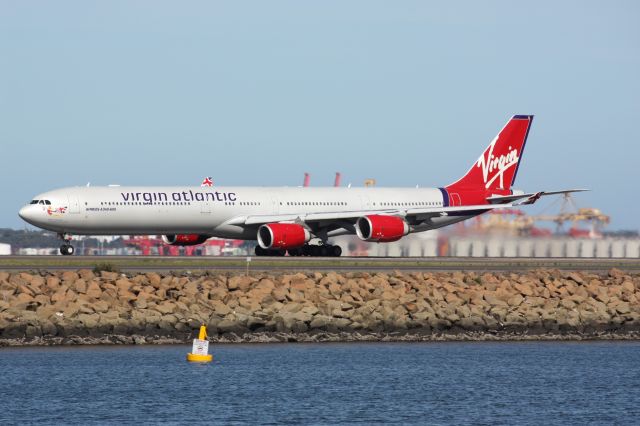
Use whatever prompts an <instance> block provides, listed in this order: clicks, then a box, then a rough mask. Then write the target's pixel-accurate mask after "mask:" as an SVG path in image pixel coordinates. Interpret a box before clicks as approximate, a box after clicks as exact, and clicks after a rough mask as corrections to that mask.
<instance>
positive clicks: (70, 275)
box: [62, 271, 80, 285]
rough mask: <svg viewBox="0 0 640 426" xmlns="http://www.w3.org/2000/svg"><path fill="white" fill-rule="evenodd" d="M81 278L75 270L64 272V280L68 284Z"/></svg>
mask: <svg viewBox="0 0 640 426" xmlns="http://www.w3.org/2000/svg"><path fill="white" fill-rule="evenodd" d="M78 279H80V276H79V275H78V274H77V273H76V272H73V271H65V272H63V273H62V281H64V282H66V283H67V284H68V285H70V284H72V283H74V282H75V281H77V280H78Z"/></svg>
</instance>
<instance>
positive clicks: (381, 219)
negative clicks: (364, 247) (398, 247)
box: [356, 215, 409, 243]
mask: <svg viewBox="0 0 640 426" xmlns="http://www.w3.org/2000/svg"><path fill="white" fill-rule="evenodd" d="M408 233H409V225H408V224H407V222H405V221H404V220H403V219H402V218H399V217H397V216H383V215H369V216H363V217H361V218H360V219H358V221H357V222H356V234H358V237H360V238H361V239H362V240H365V241H373V242H378V243H390V242H392V241H398V240H399V239H400V238H402V237H403V236H405V235H407V234H408Z"/></svg>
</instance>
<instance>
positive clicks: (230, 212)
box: [20, 186, 472, 240]
mask: <svg viewBox="0 0 640 426" xmlns="http://www.w3.org/2000/svg"><path fill="white" fill-rule="evenodd" d="M36 201H37V202H36ZM446 203H447V201H446V199H445V196H444V195H443V193H442V191H441V190H440V189H438V188H425V189H422V188H334V187H328V188H308V187H307V188H300V187H297V188H286V187H285V188H275V187H224V188H223V187H125V186H109V187H74V188H63V189H58V190H54V191H50V192H46V193H43V194H40V195H38V196H36V197H35V199H34V201H32V204H29V205H27V206H25V207H23V208H22V209H21V210H20V216H21V217H22V218H23V219H24V220H26V221H27V222H29V223H31V224H33V225H35V226H38V227H40V228H44V229H48V230H51V231H55V232H58V233H68V234H83V235H126V234H135V235H157V234H205V235H209V236H213V237H220V238H238V239H251V240H254V239H256V233H255V228H252V227H247V226H239V225H238V224H237V223H238V221H237V219H238V218H242V217H249V216H264V215H283V214H293V215H295V214H301V215H303V214H308V213H332V212H350V211H363V210H366V211H374V212H375V211H378V210H379V211H388V210H390V209H397V210H405V209H412V208H430V207H443V206H444V207H446ZM470 216H472V215H468V216H464V217H462V216H457V217H449V218H446V217H443V218H442V220H440V221H438V223H437V224H432V225H431V226H427V227H422V228H421V229H414V230H413V232H416V231H423V230H427V229H433V228H437V227H440V226H445V225H447V224H450V223H454V222H458V221H460V220H464V219H466V218H468V217H470ZM346 233H351V232H348V231H346V230H345V231H344V232H340V231H337V230H336V232H333V235H338V234H346Z"/></svg>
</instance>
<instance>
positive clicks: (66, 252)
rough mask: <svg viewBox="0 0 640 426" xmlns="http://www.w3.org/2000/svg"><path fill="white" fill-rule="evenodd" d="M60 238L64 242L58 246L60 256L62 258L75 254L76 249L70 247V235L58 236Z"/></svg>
mask: <svg viewBox="0 0 640 426" xmlns="http://www.w3.org/2000/svg"><path fill="white" fill-rule="evenodd" d="M59 236H60V238H62V240H63V241H64V243H63V244H62V245H61V246H60V254H61V255H63V256H71V255H72V254H73V253H75V252H76V249H75V248H73V246H72V245H71V235H69V234H60V235H59Z"/></svg>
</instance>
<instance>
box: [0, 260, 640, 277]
mask: <svg viewBox="0 0 640 426" xmlns="http://www.w3.org/2000/svg"><path fill="white" fill-rule="evenodd" d="M96 266H98V268H101V269H105V267H107V268H108V267H112V268H115V269H117V270H120V271H123V272H150V271H154V272H163V271H166V272H168V271H195V270H216V271H245V270H247V269H248V270H251V271H269V272H271V271H281V272H285V271H319V272H320V271H336V272H350V271H351V272H390V271H401V272H418V271H434V272H455V271H470V272H471V271H475V272H518V271H527V270H532V269H540V268H542V269H558V270H565V271H592V272H606V271H609V270H611V269H613V268H617V269H620V270H622V271H626V272H629V273H633V272H638V273H640V259H602V258H597V259H595V258H470V257H421V258H418V257H340V258H334V257H328V258H322V257H254V256H251V257H247V256H230V257H202V256H198V257H175V256H1V257H0V270H1V271H28V270H50V271H55V270H70V269H87V268H89V269H93V268H95V267H96Z"/></svg>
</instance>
